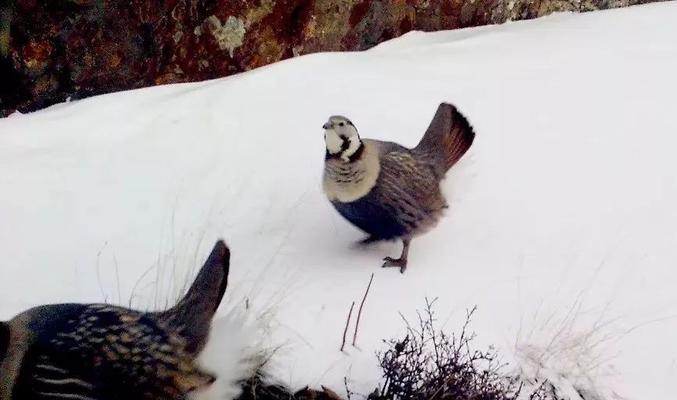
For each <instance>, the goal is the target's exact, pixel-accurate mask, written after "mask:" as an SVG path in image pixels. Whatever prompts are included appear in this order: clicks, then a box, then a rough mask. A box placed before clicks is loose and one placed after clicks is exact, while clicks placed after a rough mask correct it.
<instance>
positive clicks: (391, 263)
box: [381, 257, 407, 274]
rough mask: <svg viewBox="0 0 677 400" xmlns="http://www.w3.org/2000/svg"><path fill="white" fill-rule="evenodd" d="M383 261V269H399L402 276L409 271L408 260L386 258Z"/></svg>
mask: <svg viewBox="0 0 677 400" xmlns="http://www.w3.org/2000/svg"><path fill="white" fill-rule="evenodd" d="M383 261H384V262H383V265H382V266H381V268H391V267H395V268H399V269H400V273H402V274H403V273H404V271H406V269H407V259H406V258H404V259H402V258H392V257H386V258H384V259H383Z"/></svg>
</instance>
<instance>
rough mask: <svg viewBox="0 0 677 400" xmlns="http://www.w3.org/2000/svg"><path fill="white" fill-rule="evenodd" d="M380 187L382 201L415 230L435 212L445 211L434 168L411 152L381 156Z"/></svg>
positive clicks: (395, 152) (398, 152)
mask: <svg viewBox="0 0 677 400" xmlns="http://www.w3.org/2000/svg"><path fill="white" fill-rule="evenodd" d="M380 164H381V171H380V174H379V178H378V182H377V187H378V191H379V197H380V202H381V203H382V204H384V205H385V206H386V207H387V208H388V209H390V211H391V212H393V213H394V214H395V215H397V217H398V220H400V222H401V223H403V224H404V225H405V226H407V227H409V228H410V229H412V230H413V229H414V228H415V227H417V226H418V225H419V223H420V222H421V221H423V220H424V219H426V218H427V216H428V214H429V213H430V212H433V211H437V210H440V209H442V208H444V206H445V202H444V198H443V197H442V195H441V193H440V191H439V181H438V179H437V177H436V176H435V173H434V172H433V169H432V166H431V165H429V164H426V163H424V162H422V161H421V160H418V159H417V158H416V157H415V156H414V155H413V154H412V153H411V152H409V151H391V152H388V153H385V154H382V155H381V160H380Z"/></svg>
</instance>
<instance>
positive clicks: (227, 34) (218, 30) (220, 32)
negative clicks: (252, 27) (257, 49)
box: [205, 15, 247, 58]
mask: <svg viewBox="0 0 677 400" xmlns="http://www.w3.org/2000/svg"><path fill="white" fill-rule="evenodd" d="M205 23H206V24H207V27H208V28H209V32H211V34H212V35H213V36H214V39H216V42H217V43H218V44H219V48H220V49H221V50H228V54H230V57H231V58H232V57H233V52H234V51H235V49H237V48H238V47H240V46H242V43H244V35H245V33H247V31H246V29H245V27H244V22H243V21H242V20H241V19H239V18H236V17H234V16H232V15H231V16H229V17H228V19H226V23H225V24H223V25H221V20H219V18H218V17H216V16H215V15H210V16H209V17H207V19H206V20H205Z"/></svg>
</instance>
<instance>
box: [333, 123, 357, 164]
mask: <svg viewBox="0 0 677 400" xmlns="http://www.w3.org/2000/svg"><path fill="white" fill-rule="evenodd" d="M324 141H325V143H326V145H327V151H328V152H329V154H332V155H335V154H339V153H341V159H342V160H343V161H345V162H348V161H350V157H352V155H353V154H355V152H356V151H357V150H358V149H359V148H360V144H361V141H360V137H359V136H357V135H353V136H351V137H349V138H348V148H346V149H345V150H343V151H341V149H342V148H343V139H341V137H340V136H339V135H338V134H337V133H336V131H334V130H333V129H327V130H326V131H325V138H324Z"/></svg>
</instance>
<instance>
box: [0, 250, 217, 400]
mask: <svg viewBox="0 0 677 400" xmlns="http://www.w3.org/2000/svg"><path fill="white" fill-rule="evenodd" d="M228 260H229V251H228V248H227V247H226V246H225V244H223V242H218V243H217V245H216V246H215V247H214V250H213V251H212V254H211V255H210V257H209V258H208V260H207V262H206V263H205V266H204V267H203V268H202V270H201V272H200V274H199V275H198V277H197V278H196V280H195V282H194V283H193V286H191V289H190V290H189V291H188V293H187V295H186V296H185V297H184V298H183V300H181V301H180V302H179V303H178V304H177V305H176V306H175V307H173V308H171V309H169V310H167V311H164V312H158V313H144V312H139V311H135V310H130V309H126V308H122V307H115V306H110V305H106V304H57V305H46V306H40V307H36V308H33V309H30V310H28V311H25V312H23V313H21V314H19V315H18V316H16V317H15V318H13V319H12V320H10V321H9V322H6V323H2V324H1V325H0V332H2V333H0V400H10V399H12V400H43V399H44V400H48V399H49V400H54V399H80V400H90V399H92V400H93V399H98V400H113V399H116V400H117V399H129V400H136V399H138V400H141V399H143V400H151V399H152V400H158V399H163V400H184V399H186V398H187V397H186V396H187V394H188V393H190V392H192V391H193V390H196V389H198V388H203V387H206V386H208V385H210V384H211V383H212V382H213V381H214V377H213V376H211V375H210V374H209V373H207V372H204V371H201V370H200V369H199V368H198V367H197V366H196V365H195V363H194V362H195V359H196V357H197V356H198V354H199V352H200V350H201V349H202V348H203V346H204V344H205V343H206V340H207V335H208V332H209V328H210V324H211V319H212V317H213V314H214V312H215V311H216V308H217V307H218V305H219V303H220V301H221V297H222V296H223V293H224V291H225V285H226V282H227V274H228Z"/></svg>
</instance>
